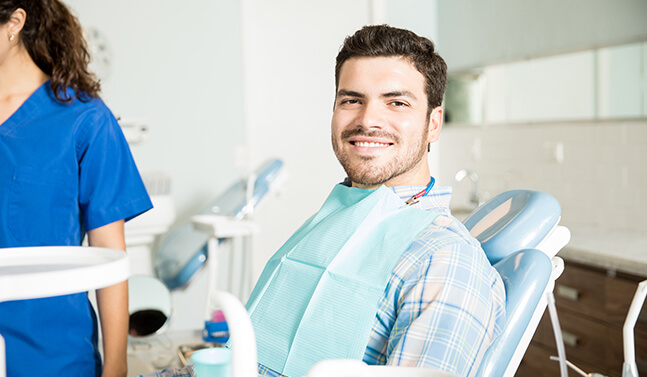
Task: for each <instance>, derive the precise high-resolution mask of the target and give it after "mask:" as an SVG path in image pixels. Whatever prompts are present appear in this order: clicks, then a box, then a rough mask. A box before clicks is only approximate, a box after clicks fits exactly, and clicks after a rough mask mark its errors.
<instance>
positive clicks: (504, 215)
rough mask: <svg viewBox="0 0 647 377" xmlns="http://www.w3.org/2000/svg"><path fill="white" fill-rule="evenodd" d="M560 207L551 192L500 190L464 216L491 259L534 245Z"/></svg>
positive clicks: (553, 222)
mask: <svg viewBox="0 0 647 377" xmlns="http://www.w3.org/2000/svg"><path fill="white" fill-rule="evenodd" d="M561 213H562V209H561V207H560V205H559V202H558V201H557V199H555V198H554V197H553V196H551V195H549V194H546V193H543V192H539V191H531V190H512V191H506V192H504V193H501V194H499V195H497V196H495V197H494V198H492V199H490V200H489V201H488V202H486V203H485V204H483V205H482V206H481V207H479V208H478V209H477V210H476V211H474V212H473V213H472V214H471V215H470V216H469V217H468V218H467V219H465V221H464V224H465V227H466V228H467V229H468V230H469V231H470V234H471V235H472V236H473V237H474V238H476V239H477V240H478V241H479V242H480V243H481V246H482V247H483V250H484V251H485V254H486V255H487V257H488V259H489V260H490V263H492V264H495V263H497V262H498V261H500V260H501V259H503V258H505V257H507V256H508V255H510V254H512V253H514V252H515V251H518V250H521V249H531V248H535V247H537V245H539V243H540V242H541V241H542V240H543V239H544V238H546V236H547V235H548V233H550V231H551V230H552V229H553V228H554V227H555V226H556V225H557V223H558V222H559V218H560V216H561Z"/></svg>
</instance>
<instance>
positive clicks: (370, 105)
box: [357, 101, 385, 128]
mask: <svg viewBox="0 0 647 377" xmlns="http://www.w3.org/2000/svg"><path fill="white" fill-rule="evenodd" d="M383 110H384V109H382V108H381V107H380V106H379V104H378V103H376V102H372V101H368V102H367V103H366V104H365V105H364V106H363V107H362V109H361V111H360V113H359V114H358V119H357V121H358V125H361V126H363V127H365V128H382V127H383V126H384V121H385V120H384V111H383Z"/></svg>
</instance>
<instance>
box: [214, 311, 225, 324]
mask: <svg viewBox="0 0 647 377" xmlns="http://www.w3.org/2000/svg"><path fill="white" fill-rule="evenodd" d="M211 320H212V321H213V322H226V320H225V314H224V313H223V312H222V310H214V311H213V317H212V318H211Z"/></svg>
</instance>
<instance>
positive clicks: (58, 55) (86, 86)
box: [0, 0, 101, 102]
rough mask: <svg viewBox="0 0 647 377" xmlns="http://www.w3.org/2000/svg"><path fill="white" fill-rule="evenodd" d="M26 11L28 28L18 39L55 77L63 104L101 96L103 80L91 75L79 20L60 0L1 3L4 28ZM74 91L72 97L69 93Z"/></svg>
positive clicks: (54, 87)
mask: <svg viewBox="0 0 647 377" xmlns="http://www.w3.org/2000/svg"><path fill="white" fill-rule="evenodd" d="M17 9H23V10H24V11H25V13H27V17H26V19H25V25H24V27H23V29H22V31H21V32H20V34H19V35H17V37H19V38H20V39H19V42H20V43H22V44H23V45H24V46H25V48H26V49H27V52H28V53H29V56H30V57H31V59H32V60H33V61H34V63H36V65H37V66H38V68H40V69H41V70H42V71H43V72H45V73H46V74H47V75H48V76H50V77H51V79H50V85H51V86H52V91H53V92H54V95H55V96H56V98H57V99H58V100H59V101H62V102H70V101H71V100H72V99H73V98H74V97H76V98H78V99H79V100H81V101H89V100H90V99H92V98H94V97H98V96H99V91H100V89H101V87H100V84H99V80H98V79H97V78H96V76H95V75H94V74H92V73H91V72H90V71H88V63H89V61H90V54H89V52H88V48H87V44H86V42H85V39H84V38H83V30H82V29H81V25H80V23H79V21H78V19H77V18H76V17H75V16H74V15H73V14H72V13H71V12H70V10H69V9H68V8H67V7H66V6H65V5H64V4H63V3H61V2H60V1H59V0H0V25H4V24H6V23H7V22H8V21H9V19H10V18H11V15H12V14H13V13H14V12H15V11H16V10H17ZM68 88H71V89H73V90H74V95H73V96H70V94H69V93H68V91H67V90H66V89H68Z"/></svg>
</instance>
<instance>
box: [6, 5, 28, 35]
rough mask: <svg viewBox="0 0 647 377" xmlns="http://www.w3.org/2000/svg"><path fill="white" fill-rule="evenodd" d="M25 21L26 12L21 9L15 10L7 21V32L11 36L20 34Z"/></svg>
mask: <svg viewBox="0 0 647 377" xmlns="http://www.w3.org/2000/svg"><path fill="white" fill-rule="evenodd" d="M26 20H27V12H25V10H24V9H22V8H18V9H16V10H15V11H14V12H13V13H12V14H11V16H10V17H9V21H7V24H6V25H7V31H8V32H9V33H10V34H13V35H18V34H20V32H21V31H22V28H23V27H24V26H25V21H26Z"/></svg>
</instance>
